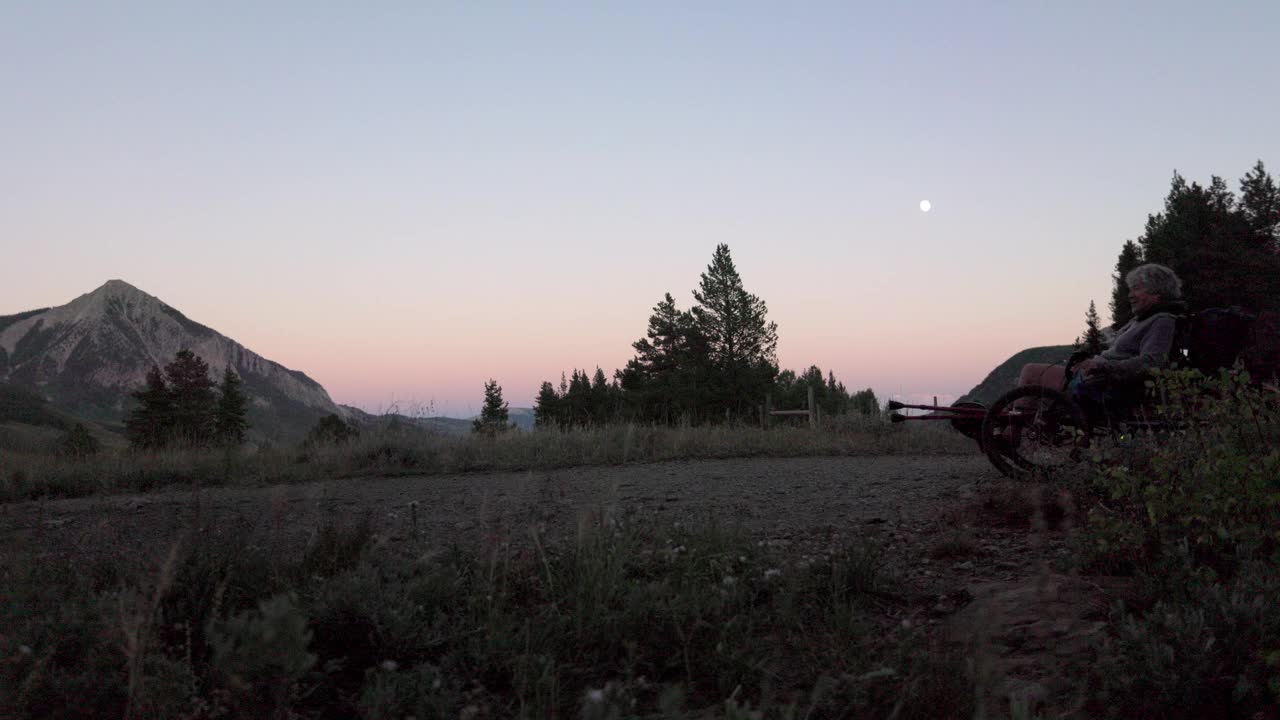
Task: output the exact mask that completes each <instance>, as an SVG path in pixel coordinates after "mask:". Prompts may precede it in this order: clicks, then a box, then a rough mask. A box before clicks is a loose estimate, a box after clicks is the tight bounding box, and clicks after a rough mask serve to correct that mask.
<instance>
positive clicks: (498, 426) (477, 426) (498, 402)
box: [471, 378, 512, 437]
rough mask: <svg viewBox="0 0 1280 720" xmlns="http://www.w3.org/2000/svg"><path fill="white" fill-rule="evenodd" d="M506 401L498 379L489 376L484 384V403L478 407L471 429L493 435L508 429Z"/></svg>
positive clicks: (509, 426) (509, 425)
mask: <svg viewBox="0 0 1280 720" xmlns="http://www.w3.org/2000/svg"><path fill="white" fill-rule="evenodd" d="M511 428H512V425H511V423H510V420H509V417H508V413H507V403H506V402H505V401H503V399H502V388H501V387H500V386H499V385H498V381H497V380H494V379H492V378H490V380H489V382H487V383H485V384H484V405H483V406H482V407H481V408H480V417H478V418H476V419H475V421H473V422H472V424H471V431H472V432H474V433H478V434H481V435H488V436H490V437H493V436H495V435H498V434H499V433H504V432H506V431H507V430H510V429H511Z"/></svg>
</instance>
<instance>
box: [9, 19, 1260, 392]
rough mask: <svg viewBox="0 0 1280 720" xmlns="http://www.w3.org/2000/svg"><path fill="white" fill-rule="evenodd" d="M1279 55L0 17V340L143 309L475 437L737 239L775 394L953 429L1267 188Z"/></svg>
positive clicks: (863, 35) (911, 40)
mask: <svg viewBox="0 0 1280 720" xmlns="http://www.w3.org/2000/svg"><path fill="white" fill-rule="evenodd" d="M1278 41H1280V3H1277V2H1274V1H1270V0H1268V1H1266V2H1255V3H1244V2H1226V3H1221V4H1219V3H1208V2H1203V1H1199V2H1149V3H1139V2H1114V0H1112V1H1108V2H963V3H961V2H936V3H922V2H908V3H866V4H864V3H854V2H840V3H757V2H724V3H711V2H697V3H688V2H685V3H667V2H646V3H639V2H636V3H628V4H623V3H563V2H556V3H541V2H532V3H487V2H468V3H461V2H459V3H435V2H406V3H391V2H374V3H313V2H305V3H304V2H296V3H292V2H291V3H285V2H212V3H190V2H155V3H133V2H105V3H89V2H83V3H66V2H16V1H14V2H5V3H3V4H2V5H0V87H2V88H3V101H2V103H3V104H2V105H0V123H2V126H3V132H2V133H0V243H2V247H0V258H2V260H0V315H5V314H11V313H16V312H20V311H23V310H29V309H33V308H37V307H46V306H51V305H61V304H64V303H66V302H69V301H70V300H72V299H73V298H75V297H76V296H78V295H81V294H83V293H86V292H89V291H91V290H93V289H94V288H96V287H98V286H100V285H101V284H103V283H104V282H105V281H107V280H108V279H112V278H120V279H123V280H125V281H127V282H129V283H131V284H133V285H135V286H137V287H138V288H140V289H142V290H144V291H146V292H148V293H151V294H152V295H156V296H158V297H159V298H161V299H162V300H164V301H165V302H167V303H169V304H170V305H172V306H174V307H176V308H178V309H179V310H181V311H182V312H184V313H185V314H186V315H188V316H189V317H191V318H192V319H194V320H197V321H199V322H201V323H204V324H206V325H209V326H211V327H213V328H214V329H216V330H218V331H219V332H221V333H223V334H225V335H228V336H230V337H232V338H234V339H236V340H238V341H240V342H241V343H243V344H245V345H246V346H248V347H249V348H251V349H253V350H255V351H256V352H258V353H260V354H262V355H264V356H266V357H268V358H270V359H272V360H275V361H277V362H280V363H282V364H284V365H286V366H288V367H290V368H294V369H299V370H302V371H304V372H306V373H307V374H308V375H310V376H311V377H313V378H315V379H316V380H318V381H319V382H320V383H322V384H323V385H324V386H325V387H326V388H327V389H328V390H329V392H330V394H331V395H332V396H333V398H334V399H335V400H336V401H338V402H340V403H347V404H351V405H356V406H360V407H363V408H365V409H369V410H378V409H382V408H385V407H387V406H389V405H391V404H392V403H393V402H394V403H398V404H399V405H400V407H401V408H402V409H421V408H422V406H423V404H425V403H427V402H429V401H433V402H434V411H435V413H436V414H444V415H452V416H465V415H468V414H471V413H472V412H475V411H476V410H478V407H479V404H480V400H481V398H482V385H483V383H484V381H485V380H486V379H488V378H490V377H492V378H495V379H497V380H498V382H499V383H500V384H501V385H502V386H503V388H504V391H505V395H506V399H507V400H508V401H509V402H510V404H511V405H512V406H513V407H517V406H529V405H531V404H532V401H533V396H534V395H535V393H536V391H537V387H538V384H539V383H540V382H541V381H542V380H553V381H556V382H558V381H559V378H560V373H561V371H563V370H570V369H571V368H573V367H579V368H586V369H588V370H591V371H594V369H595V367H596V366H597V365H598V366H601V367H603V368H604V369H605V371H606V372H607V373H610V374H611V373H612V371H613V369H614V368H616V367H620V366H621V365H623V364H624V363H625V362H626V360H627V359H628V358H629V357H631V355H632V350H631V347H630V344H631V343H632V342H633V341H634V340H636V339H637V338H639V337H641V336H643V334H644V331H645V327H646V324H647V321H648V317H649V314H650V310H651V308H652V306H653V305H654V304H655V303H656V302H657V301H658V300H659V299H661V297H662V294H663V293H664V292H668V291H669V292H671V293H672V294H673V295H674V296H675V297H676V299H677V302H678V304H679V306H680V307H681V308H687V307H689V306H690V304H691V303H692V297H691V290H692V289H693V288H694V287H696V285H697V283H698V275H699V273H700V272H702V271H703V270H704V269H705V268H706V266H707V264H708V262H710V260H711V255H712V252H713V250H714V249H715V246H716V244H717V243H727V244H728V245H729V247H730V249H731V251H732V253H733V258H734V260H735V262H736V263H737V265H738V270H739V272H740V273H741V274H742V277H743V280H744V282H745V284H746V287H747V289H748V290H749V291H751V292H753V293H755V294H757V295H759V296H760V297H762V298H763V299H764V300H765V301H766V302H767V303H768V306H769V311H770V312H769V317H770V318H771V319H772V320H774V321H776V322H777V323H778V327H779V337H780V342H779V348H778V355H779V360H780V362H781V365H782V366H783V367H784V368H793V369H797V370H801V369H803V368H804V367H807V366H808V365H811V364H817V365H819V366H821V367H822V368H823V369H824V370H827V369H830V370H833V371H834V372H835V373H836V376H837V377H838V378H840V379H841V380H842V381H843V382H844V383H845V384H846V385H847V386H849V388H850V389H851V390H852V389H859V388H864V387H871V388H873V389H874V390H875V391H876V393H877V395H879V396H880V397H881V398H884V397H886V396H895V397H906V398H910V397H923V396H929V395H935V394H936V395H938V396H940V398H950V397H953V396H955V395H957V394H960V393H963V392H965V391H967V390H968V389H969V388H970V387H972V386H973V385H974V384H976V383H977V382H978V381H980V380H982V378H983V377H984V376H985V375H986V373H987V372H988V371H990V370H991V369H992V368H993V367H994V366H995V365H997V364H998V363H1000V362H1002V361H1004V360H1005V359H1007V358H1008V357H1009V356H1010V355H1011V354H1012V353H1014V352H1016V351H1018V350H1021V349H1024V348H1026V347H1030V346H1034V345H1047V344H1060V343H1069V342H1070V341H1071V340H1072V339H1073V338H1074V337H1075V336H1076V335H1078V334H1079V333H1080V332H1081V331H1082V330H1083V328H1084V314H1085V310H1086V309H1087V307H1088V305H1089V301H1090V300H1091V299H1092V300H1094V301H1096V302H1097V304H1098V307H1099V310H1100V311H1101V312H1102V314H1103V316H1104V318H1108V317H1109V315H1108V313H1107V311H1106V307H1107V302H1108V300H1109V298H1110V289H1111V279H1110V270H1111V268H1112V266H1113V265H1114V264H1115V261H1116V256H1117V254H1118V252H1119V250H1120V247H1121V245H1122V244H1123V242H1124V241H1125V240H1126V239H1131V238H1136V237H1137V236H1138V235H1139V234H1140V233H1141V232H1142V228H1143V224H1144V223H1145V221H1146V217H1147V214H1148V213H1151V212H1156V211H1158V210H1159V209H1160V207H1161V204H1162V200H1163V198H1164V195H1165V193H1166V191H1167V189H1168V184H1169V180H1170V177H1171V176H1172V173H1173V171H1174V170H1175V169H1176V170H1178V171H1179V172H1180V173H1182V174H1183V175H1184V176H1186V177H1187V178H1188V179H1189V180H1195V181H1199V182H1201V183H1207V182H1208V181H1209V179H1210V175H1211V174H1218V175H1221V176H1223V177H1224V178H1226V179H1227V180H1228V182H1229V184H1230V185H1231V187H1232V188H1233V189H1237V188H1238V179H1239V178H1240V177H1241V176H1242V175H1243V174H1244V173H1245V172H1246V171H1247V170H1248V169H1249V168H1250V167H1251V166H1252V165H1253V163H1254V162H1255V161H1257V160H1259V159H1261V160H1263V161H1264V162H1269V163H1271V165H1270V166H1269V169H1270V170H1271V172H1272V173H1273V174H1275V173H1276V172H1277V170H1278V169H1280V92H1277V89H1278V88H1280V42H1278ZM924 199H928V200H930V201H931V202H932V205H933V209H932V211H931V212H929V213H927V214H926V213H922V212H921V211H920V209H919V203H920V201H921V200H924Z"/></svg>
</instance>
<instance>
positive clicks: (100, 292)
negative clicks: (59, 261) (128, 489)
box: [0, 280, 347, 440]
mask: <svg viewBox="0 0 1280 720" xmlns="http://www.w3.org/2000/svg"><path fill="white" fill-rule="evenodd" d="M183 349H189V350H191V351H192V352H194V353H195V354H196V355H199V356H200V357H201V358H203V359H204V360H205V362H207V363H208V364H209V368H210V372H211V375H213V376H214V378H215V379H218V378H220V377H221V376H222V373H223V371H224V369H225V368H227V367H231V368H232V369H233V370H234V371H235V372H236V373H237V374H239V375H240V377H241V379H242V380H243V381H244V389H245V391H246V392H247V393H248V394H249V396H250V397H251V399H252V402H251V405H250V410H249V421H250V422H251V423H252V424H253V431H254V434H255V435H256V436H257V437H258V438H259V439H270V440H293V439H297V438H300V437H302V436H303V435H304V434H305V433H306V431H307V429H308V428H310V427H311V426H312V425H313V424H314V423H315V421H316V420H318V419H319V418H320V417H323V416H324V415H327V414H330V413H336V414H339V415H341V416H343V417H346V416H347V412H346V411H345V410H342V409H340V408H339V407H338V406H337V405H336V404H335V403H334V402H333V400H332V399H330V397H329V393H328V392H326V391H325V389H324V388H323V387H321V386H320V384H319V383H317V382H316V381H315V380H312V379H311V378H309V377H307V375H306V374H304V373H302V372H299V371H296V370H290V369H288V368H286V367H284V366H282V365H280V364H279V363H275V362H272V361H270V360H267V359H266V358H264V357H262V356H261V355H258V354H257V353H255V352H253V351H251V350H249V349H247V348H245V347H244V346H243V345H241V344H240V343H238V342H236V341H234V340H232V339H230V338H228V337H226V336H224V335H221V334H220V333H218V332H216V331H214V330H213V329H211V328H209V327H206V326H205V325H201V324H200V323H198V322H195V321H193V320H191V319H189V318H187V317H186V316H185V315H183V314H182V313H181V312H179V311H177V310H176V309H174V308H173V307H171V306H169V305H168V304H166V303H164V302H163V301H161V300H160V299H159V298H156V297H154V296H152V295H149V294H147V293H145V292H143V291H141V290H139V289H138V288H136V287H134V286H132V285H130V284H129V283H127V282H124V281H123V280H110V281H108V282H107V283H106V284H104V285H103V286H102V287H100V288H98V289H96V290H94V291H93V292H90V293H87V294H85V295H81V296H80V297H78V298H76V299H75V300H72V301H71V302H69V303H67V304H66V305H62V306H60V307H54V308H44V309H40V310H29V311H27V312H22V313H18V314H16V315H6V316H0V382H5V383H9V384H11V385H13V386H17V387H25V388H29V389H32V390H34V391H36V392H38V393H39V394H40V395H41V396H42V397H44V398H45V399H46V400H48V401H49V403H50V405H51V406H52V407H54V408H56V409H58V410H61V411H64V412H67V413H71V414H73V415H76V416H78V417H84V418H87V419H90V420H94V421H99V422H102V423H103V424H105V425H116V426H118V425H119V424H120V423H121V422H122V421H123V419H124V417H125V415H126V413H127V412H128V410H129V407H130V403H131V402H132V399H131V398H130V392H131V391H132V390H134V389H136V388H138V387H140V386H141V385H142V384H143V381H144V379H145V376H146V373H147V371H148V370H149V369H150V368H151V367H152V366H153V365H155V366H160V367H164V365H165V364H167V363H168V362H170V361H171V360H172V359H173V356H174V355H175V354H176V353H177V352H178V351H179V350H183Z"/></svg>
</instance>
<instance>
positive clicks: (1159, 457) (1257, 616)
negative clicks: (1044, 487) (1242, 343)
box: [1081, 369, 1280, 717]
mask: <svg viewBox="0 0 1280 720" xmlns="http://www.w3.org/2000/svg"><path fill="white" fill-rule="evenodd" d="M1152 389H1153V390H1154V392H1155V394H1156V396H1157V397H1158V404H1157V406H1156V407H1155V410H1154V412H1155V414H1156V417H1157V418H1158V419H1160V420H1161V421H1162V422H1163V423H1164V425H1163V426H1162V428H1161V429H1160V430H1158V431H1156V432H1155V433H1153V434H1151V435H1148V436H1146V437H1145V438H1144V439H1143V440H1142V441H1140V442H1138V443H1137V444H1136V445H1135V447H1134V448H1133V449H1132V451H1131V452H1129V453H1128V462H1127V463H1126V464H1123V465H1111V466H1103V467H1101V468H1099V469H1098V471H1097V472H1096V474H1095V476H1094V490H1095V492H1096V497H1095V502H1094V504H1093V506H1092V508H1091V509H1090V511H1089V523H1088V528H1087V531H1086V534H1085V536H1084V540H1083V542H1084V545H1083V547H1082V551H1083V552H1082V558H1081V560H1082V563H1083V564H1084V565H1085V566H1086V567H1087V568H1091V569H1094V570H1104V571H1109V572H1116V571H1122V572H1128V573H1133V574H1135V575H1137V577H1138V580H1139V585H1140V586H1145V587H1146V588H1148V589H1149V592H1150V595H1151V596H1152V597H1151V601H1150V602H1149V603H1147V604H1148V605H1149V607H1148V608H1147V609H1146V610H1145V611H1141V612H1140V611H1136V610H1133V609H1129V608H1125V607H1123V606H1120V607H1117V608H1116V611H1115V612H1114V617H1113V620H1114V624H1115V631H1116V635H1117V637H1116V641H1115V643H1114V644H1113V646H1112V647H1111V649H1110V652H1109V653H1107V654H1106V655H1105V656H1104V658H1103V659H1102V660H1101V661H1100V662H1099V663H1098V665H1097V668H1098V672H1097V674H1096V677H1095V682H1096V683H1097V686H1098V688H1099V701H1100V702H1099V705H1098V708H1099V710H1101V709H1102V708H1106V709H1108V710H1109V711H1110V712H1111V713H1113V714H1115V715H1118V716H1124V717H1208V716H1215V717H1219V716H1224V715H1227V714H1234V715H1237V716H1247V715H1248V714H1249V713H1250V712H1253V711H1256V710H1259V709H1262V708H1270V709H1271V710H1272V711H1274V710H1275V707H1276V701H1277V691H1278V690H1280V654H1277V650H1278V649H1280V620H1277V619H1276V618H1277V617H1280V616H1277V615H1276V613H1275V612H1274V608H1273V607H1272V605H1273V602H1274V598H1275V597H1277V594H1278V593H1280V580H1276V577H1277V574H1276V573H1277V569H1278V568H1277V566H1278V565H1280V535H1278V534H1277V533H1276V528H1277V527H1280V404H1278V403H1277V400H1278V399H1280V394H1278V393H1277V392H1276V391H1275V390H1274V389H1273V388H1260V387H1257V386H1253V385H1250V384H1249V378H1248V376H1247V374H1246V373H1244V372H1242V371H1240V370H1238V369H1237V370H1233V371H1223V372H1222V373H1221V374H1220V375H1219V376H1217V377H1215V378H1208V379H1206V378H1203V377H1201V376H1199V375H1198V373H1195V372H1194V371H1173V372H1167V373H1163V374H1161V376H1160V377H1159V378H1158V379H1157V380H1156V381H1155V383H1154V384H1153V387H1152Z"/></svg>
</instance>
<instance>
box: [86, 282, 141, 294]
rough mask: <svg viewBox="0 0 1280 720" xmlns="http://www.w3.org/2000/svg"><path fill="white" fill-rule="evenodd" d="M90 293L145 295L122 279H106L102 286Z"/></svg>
mask: <svg viewBox="0 0 1280 720" xmlns="http://www.w3.org/2000/svg"><path fill="white" fill-rule="evenodd" d="M89 294H90V295H98V294H102V295H108V296H112V297H120V296H127V295H146V293H144V292H142V291H141V290H139V289H138V288H136V287H134V286H132V285H130V284H129V283H127V282H125V281H123V280H108V281H106V282H105V283H103V285H102V287H100V288H98V289H97V290H94V291H93V292H91V293H89Z"/></svg>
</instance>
